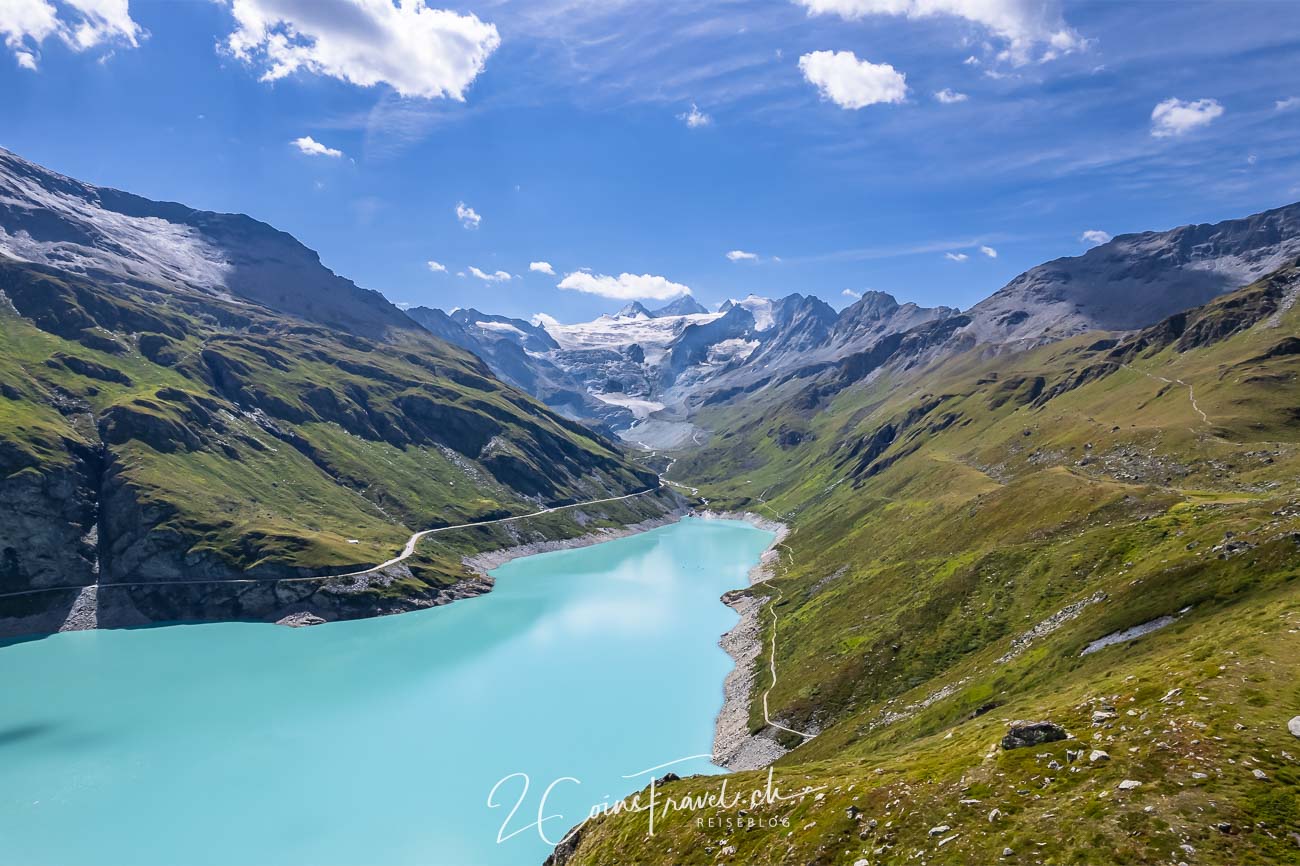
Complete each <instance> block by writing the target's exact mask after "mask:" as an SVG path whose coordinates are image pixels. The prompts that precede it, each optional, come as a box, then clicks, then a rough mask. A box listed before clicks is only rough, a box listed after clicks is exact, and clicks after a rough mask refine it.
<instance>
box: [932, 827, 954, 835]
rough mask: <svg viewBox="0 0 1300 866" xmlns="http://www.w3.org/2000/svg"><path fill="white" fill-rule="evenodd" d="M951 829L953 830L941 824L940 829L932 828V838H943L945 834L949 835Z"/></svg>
mask: <svg viewBox="0 0 1300 866" xmlns="http://www.w3.org/2000/svg"><path fill="white" fill-rule="evenodd" d="M951 829H952V828H951V827H949V826H948V825H947V824H940V825H939V826H938V827H931V828H930V835H931V836H942V835H943V834H944V833H947V832H948V831H949V830H951Z"/></svg>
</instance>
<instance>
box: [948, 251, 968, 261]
mask: <svg viewBox="0 0 1300 866" xmlns="http://www.w3.org/2000/svg"><path fill="white" fill-rule="evenodd" d="M943 257H944V258H945V259H947V260H948V261H951V262H964V261H966V260H967V259H969V258H970V256H968V255H966V254H965V253H944V254H943Z"/></svg>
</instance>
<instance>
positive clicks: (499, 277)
mask: <svg viewBox="0 0 1300 866" xmlns="http://www.w3.org/2000/svg"><path fill="white" fill-rule="evenodd" d="M469 272H470V273H471V274H473V275H474V276H476V277H478V278H479V279H480V280H484V281H485V282H489V283H504V282H505V281H506V280H508V279H510V274H508V273H506V272H505V271H494V272H493V273H490V274H489V273H488V272H487V271H481V270H479V269H478V268H476V267H474V266H473V265H470V266H469Z"/></svg>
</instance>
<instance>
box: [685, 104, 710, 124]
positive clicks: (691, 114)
mask: <svg viewBox="0 0 1300 866" xmlns="http://www.w3.org/2000/svg"><path fill="white" fill-rule="evenodd" d="M677 119H678V120H680V121H681V122H682V123H684V124H686V125H687V126H689V127H690V128H691V129H696V128H698V127H701V126H708V125H709V124H710V123H712V122H713V118H712V117H710V116H709V115H707V114H705V113H704V112H703V111H700V109H699V108H697V107H696V105H695V103H694V102H692V103H691V110H690V111H687V112H685V113H683V114H679V115H677Z"/></svg>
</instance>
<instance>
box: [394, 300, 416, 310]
mask: <svg viewBox="0 0 1300 866" xmlns="http://www.w3.org/2000/svg"><path fill="white" fill-rule="evenodd" d="M393 306H394V307H397V309H399V310H409V309H411V307H413V306H415V305H414V304H412V303H411V302H410V301H398V302H397V303H395V304H393Z"/></svg>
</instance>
